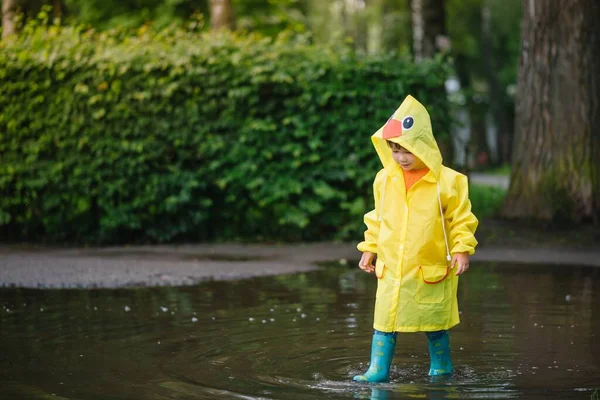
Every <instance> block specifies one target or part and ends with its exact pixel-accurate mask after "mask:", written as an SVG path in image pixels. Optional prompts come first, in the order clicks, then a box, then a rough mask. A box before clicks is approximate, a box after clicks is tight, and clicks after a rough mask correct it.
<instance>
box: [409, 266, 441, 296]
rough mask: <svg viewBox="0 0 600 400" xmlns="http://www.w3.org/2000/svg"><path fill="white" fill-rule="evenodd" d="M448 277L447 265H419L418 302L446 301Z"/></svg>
mask: <svg viewBox="0 0 600 400" xmlns="http://www.w3.org/2000/svg"><path fill="white" fill-rule="evenodd" d="M446 277H448V266H447V265H421V266H419V280H418V283H417V296H416V297H417V302H418V303H423V304H435V303H441V302H442V301H444V298H445V296H446V282H447V280H446Z"/></svg>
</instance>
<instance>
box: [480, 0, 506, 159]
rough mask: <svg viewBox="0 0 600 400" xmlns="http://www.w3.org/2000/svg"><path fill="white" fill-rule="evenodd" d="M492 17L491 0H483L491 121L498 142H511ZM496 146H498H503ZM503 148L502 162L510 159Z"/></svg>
mask: <svg viewBox="0 0 600 400" xmlns="http://www.w3.org/2000/svg"><path fill="white" fill-rule="evenodd" d="M491 18H492V10H491V7H490V0H483V2H482V3H481V57H482V61H483V65H484V68H485V71H486V79H487V82H488V96H489V105H490V114H491V117H492V118H491V121H492V123H493V125H495V127H496V129H497V135H496V137H497V141H498V143H502V144H504V143H507V142H510V132H509V129H510V128H509V127H508V116H507V115H506V113H505V110H504V93H503V88H502V86H501V84H500V82H498V76H497V71H498V68H497V65H496V60H495V59H494V54H493V51H492V46H493V43H492V37H493V33H492V26H491ZM484 135H485V132H484ZM484 143H485V147H484V148H482V151H486V152H487V153H488V154H489V148H488V146H487V142H485V140H484ZM496 147H497V148H498V147H501V146H496ZM502 150H503V149H500V151H499V152H498V153H497V155H499V156H500V157H499V158H500V163H502V162H505V161H509V160H508V159H506V158H504V157H505V156H506V153H505V152H503V151H502Z"/></svg>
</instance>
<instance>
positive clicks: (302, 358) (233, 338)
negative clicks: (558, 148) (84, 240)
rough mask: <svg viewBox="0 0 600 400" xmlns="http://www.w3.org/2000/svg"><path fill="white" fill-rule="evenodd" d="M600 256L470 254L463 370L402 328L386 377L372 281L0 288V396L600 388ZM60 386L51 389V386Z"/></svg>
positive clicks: (358, 276)
mask: <svg viewBox="0 0 600 400" xmlns="http://www.w3.org/2000/svg"><path fill="white" fill-rule="evenodd" d="M599 289H600V269H591V268H573V267H562V268H560V267H550V266H541V267H531V266H521V267H519V266H512V267H508V266H497V265H489V264H479V265H477V264H475V265H473V267H472V268H471V270H470V271H469V273H468V274H467V275H466V276H465V278H464V279H462V281H461V284H460V288H459V304H460V306H461V320H462V323H461V324H460V325H459V326H458V327H457V328H455V329H453V330H452V339H451V343H452V351H453V357H454V362H455V365H456V373H455V374H454V376H452V377H451V378H448V379H442V380H438V381H431V380H430V378H429V377H428V376H427V375H426V374H427V370H428V355H427V345H426V340H425V337H424V336H423V335H421V334H401V335H399V337H398V345H397V350H396V357H395V359H394V363H393V366H392V371H391V375H390V377H391V382H390V383H387V384H376V385H364V384H357V383H354V382H351V377H352V376H353V375H355V374H357V373H359V372H362V371H363V370H364V369H365V368H366V367H367V363H368V357H369V354H368V352H369V348H370V340H371V323H372V312H373V301H374V296H375V282H374V280H373V277H372V276H369V275H366V274H364V273H361V272H360V271H357V270H354V269H349V268H342V267H333V266H329V267H327V268H325V269H323V270H321V271H318V272H311V273H305V274H299V275H294V276H284V277H271V278H259V279H250V280H245V281H239V282H209V283H205V284H202V285H198V286H195V287H184V288H157V289H133V290H89V291H85V290H20V289H0V329H1V331H2V341H1V343H0V394H1V395H2V396H1V397H14V398H45V397H49V396H52V395H56V396H58V398H60V397H63V398H78V399H106V398H111V399H137V398H140V399H142V398H143V399H174V398H176V399H187V398H193V399H212V398H217V397H218V398H244V399H297V398H302V399H313V398H314V399H323V398H334V399H335V398H339V399H351V398H356V399H409V398H419V399H475V398H488V399H512V398H531V399H537V398H539V399H542V398H543V399H548V398H555V399H580V398H586V399H589V398H590V397H591V395H592V393H593V392H594V389H596V388H598V387H600V346H599V344H598V342H599V340H598V339H599V338H598V337H597V335H598V333H597V332H599V328H600V315H599V309H598V304H600V290H599ZM54 398H56V397H54Z"/></svg>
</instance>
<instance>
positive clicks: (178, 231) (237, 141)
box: [0, 25, 449, 243]
mask: <svg viewBox="0 0 600 400" xmlns="http://www.w3.org/2000/svg"><path fill="white" fill-rule="evenodd" d="M48 42H51V43H52V46H48V45H47V43H48ZM447 72H448V68H447V66H446V65H445V64H443V63H441V62H440V61H436V60H431V61H427V62H423V63H421V64H419V65H414V64H412V63H411V62H409V61H407V60H405V59H398V58H393V57H391V56H385V57H376V58H368V57H362V56H361V57H359V56H357V55H355V54H353V53H352V52H349V51H345V50H342V49H338V50H335V51H334V50H331V49H325V48H318V47H313V46H310V45H307V44H305V43H299V42H289V41H282V40H273V39H265V38H258V37H255V36H236V35H232V34H220V35H210V34H198V33H194V32H189V31H183V30H179V29H172V30H164V31H161V32H152V31H150V30H143V29H142V30H139V31H138V36H126V35H124V34H122V33H119V32H112V33H106V32H105V33H95V32H93V31H79V30H77V29H74V28H60V27H57V26H51V27H50V28H47V29H43V28H36V27H35V26H33V25H30V26H29V28H27V29H25V30H24V32H23V34H22V35H21V36H20V38H19V40H18V41H15V42H11V43H2V44H0V155H1V157H2V160H1V162H0V191H1V192H2V193H3V195H2V197H0V230H1V232H2V234H3V236H5V237H7V238H9V239H12V240H49V241H54V242H58V241H78V242H87V243H129V242H166V241H173V240H235V239H243V240H245V241H252V240H265V239H277V240H321V239H333V238H352V239H357V238H359V237H360V235H361V234H362V231H363V230H364V227H363V224H362V215H363V213H364V212H365V211H367V209H368V208H371V207H372V203H373V200H372V193H371V186H372V180H373V178H374V176H375V173H376V171H377V170H378V169H379V168H380V165H379V160H378V158H377V156H376V155H375V151H374V149H373V148H372V145H371V142H370V135H371V134H372V133H373V132H374V131H376V130H377V129H378V128H379V127H380V126H381V125H382V124H383V123H384V122H385V121H386V120H387V119H388V117H389V116H390V115H391V113H392V112H393V111H394V110H395V109H396V108H397V107H398V105H399V104H400V102H401V101H402V99H403V98H404V97H405V96H406V95H407V94H409V93H410V94H413V95H414V96H416V97H417V98H418V99H419V100H421V101H422V102H423V103H424V104H425V105H426V106H427V107H428V110H429V112H430V114H431V117H432V122H433V127H434V131H435V132H436V134H437V135H438V136H440V137H443V136H445V135H448V132H447V126H448V124H447V123H446V121H448V120H449V115H448V105H447V102H446V100H445V99H444V98H443V96H442V97H440V96H435V95H434V93H437V92H438V90H439V88H440V87H441V86H442V85H443V83H444V80H445V78H446V76H447Z"/></svg>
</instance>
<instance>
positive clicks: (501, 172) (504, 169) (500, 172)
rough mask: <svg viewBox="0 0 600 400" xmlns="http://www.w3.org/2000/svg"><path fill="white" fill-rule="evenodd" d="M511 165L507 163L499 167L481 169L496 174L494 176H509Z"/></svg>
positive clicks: (489, 173)
mask: <svg viewBox="0 0 600 400" xmlns="http://www.w3.org/2000/svg"><path fill="white" fill-rule="evenodd" d="M510 170H511V166H510V165H509V164H505V165H502V166H500V167H496V168H491V169H486V170H485V171H482V172H483V173H485V174H488V175H496V176H510Z"/></svg>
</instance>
